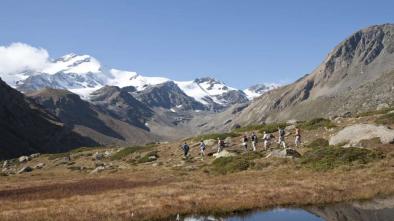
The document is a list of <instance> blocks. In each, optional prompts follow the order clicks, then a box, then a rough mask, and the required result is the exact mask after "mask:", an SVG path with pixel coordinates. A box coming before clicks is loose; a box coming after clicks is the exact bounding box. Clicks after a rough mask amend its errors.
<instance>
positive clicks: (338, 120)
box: [334, 117, 343, 124]
mask: <svg viewBox="0 0 394 221" xmlns="http://www.w3.org/2000/svg"><path fill="white" fill-rule="evenodd" d="M342 120H343V118H342V117H337V118H335V120H334V122H335V123H337V124H340V123H342Z"/></svg>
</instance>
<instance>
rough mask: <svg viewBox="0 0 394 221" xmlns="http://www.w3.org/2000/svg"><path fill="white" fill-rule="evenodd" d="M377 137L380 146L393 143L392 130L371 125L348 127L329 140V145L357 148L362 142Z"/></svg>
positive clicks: (393, 135)
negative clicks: (345, 145) (344, 145)
mask: <svg viewBox="0 0 394 221" xmlns="http://www.w3.org/2000/svg"><path fill="white" fill-rule="evenodd" d="M376 137H378V138H379V139H380V142H381V143H382V144H388V143H393V142H394V130H391V129H389V128H388V127H385V126H376V125H372V124H355V125H352V126H348V127H346V128H344V129H342V130H341V131H339V132H338V133H337V134H335V135H334V136H332V137H331V138H330V142H329V143H330V145H338V144H347V146H358V145H359V142H360V141H362V140H370V139H373V138H376Z"/></svg>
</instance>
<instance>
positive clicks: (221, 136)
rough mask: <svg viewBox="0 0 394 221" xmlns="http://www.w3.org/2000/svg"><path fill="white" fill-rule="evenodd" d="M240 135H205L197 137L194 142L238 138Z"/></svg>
mask: <svg viewBox="0 0 394 221" xmlns="http://www.w3.org/2000/svg"><path fill="white" fill-rule="evenodd" d="M238 136H240V134H238V133H233V132H231V133H213V134H204V135H200V136H197V137H195V138H194V139H193V140H194V141H200V140H209V139H217V138H218V137H219V138H220V139H226V138H227V137H238Z"/></svg>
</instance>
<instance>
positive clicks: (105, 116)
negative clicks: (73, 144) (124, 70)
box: [28, 88, 158, 145]
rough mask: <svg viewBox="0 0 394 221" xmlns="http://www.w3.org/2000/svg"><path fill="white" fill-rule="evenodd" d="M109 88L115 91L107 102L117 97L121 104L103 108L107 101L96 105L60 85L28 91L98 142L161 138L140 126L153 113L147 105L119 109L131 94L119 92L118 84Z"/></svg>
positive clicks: (77, 129) (141, 142) (129, 141)
mask: <svg viewBox="0 0 394 221" xmlns="http://www.w3.org/2000/svg"><path fill="white" fill-rule="evenodd" d="M108 89H109V90H112V91H113V93H112V95H113V96H114V97H113V98H112V100H111V99H109V104H108V103H107V105H111V104H110V103H111V102H115V100H116V102H117V105H118V106H116V104H115V105H114V106H110V107H108V108H104V109H102V106H101V105H106V104H104V103H100V104H99V105H97V106H96V105H94V104H92V103H89V102H87V101H84V100H82V99H81V98H80V97H79V96H78V95H76V94H74V93H71V92H69V91H66V90H59V89H42V90H39V91H36V92H33V93H30V94H28V96H29V97H30V98H31V99H33V100H34V101H35V102H36V103H38V104H40V105H41V106H42V107H44V108H45V109H46V110H47V111H48V112H50V113H52V114H53V115H56V116H57V117H58V118H59V119H60V120H61V121H62V122H64V124H65V125H66V126H67V127H68V128H70V129H71V130H73V131H74V132H75V133H77V134H79V135H81V136H84V137H89V138H90V139H92V140H94V142H96V143H97V145H133V144H134V145H135V144H145V143H149V142H152V141H155V140H156V139H158V137H157V136H154V135H153V134H151V133H149V131H147V130H146V129H145V128H140V127H138V125H139V124H140V125H142V126H145V125H144V124H143V123H141V122H140V120H143V119H144V117H145V116H149V114H151V112H147V111H148V110H149V109H146V108H145V107H140V109H138V106H136V105H127V107H128V108H130V107H133V108H134V109H125V110H124V111H123V112H122V111H120V110H117V109H116V107H119V106H122V102H130V99H132V98H129V97H127V96H126V97H122V95H119V94H120V92H119V88H108ZM122 98H123V99H122ZM107 99H108V98H107ZM128 99H129V100H128ZM131 101H133V102H138V101H136V100H131ZM103 102H105V101H103ZM133 104H134V103H133ZM141 105H142V104H141ZM109 111H112V112H109ZM141 111H142V112H141ZM120 113H122V114H120ZM127 113H129V114H127Z"/></svg>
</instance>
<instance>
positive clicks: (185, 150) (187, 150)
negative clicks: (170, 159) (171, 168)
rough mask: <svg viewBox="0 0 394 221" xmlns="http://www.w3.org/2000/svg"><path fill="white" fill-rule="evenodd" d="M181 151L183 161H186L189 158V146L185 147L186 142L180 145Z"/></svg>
mask: <svg viewBox="0 0 394 221" xmlns="http://www.w3.org/2000/svg"><path fill="white" fill-rule="evenodd" d="M182 150H183V156H184V157H185V159H187V158H188V156H189V150H190V147H189V145H187V143H186V142H185V143H184V144H183V145H182Z"/></svg>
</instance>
